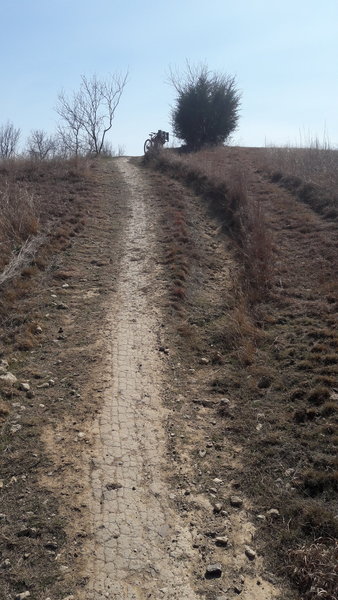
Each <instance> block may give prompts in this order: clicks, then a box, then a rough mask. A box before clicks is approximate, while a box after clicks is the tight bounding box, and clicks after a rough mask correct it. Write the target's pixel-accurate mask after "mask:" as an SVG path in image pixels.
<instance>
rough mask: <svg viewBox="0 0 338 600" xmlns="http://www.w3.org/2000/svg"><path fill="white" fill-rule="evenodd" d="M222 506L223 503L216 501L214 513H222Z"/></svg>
mask: <svg viewBox="0 0 338 600" xmlns="http://www.w3.org/2000/svg"><path fill="white" fill-rule="evenodd" d="M222 508H223V504H222V503H221V502H216V504H214V513H216V514H217V513H220V512H221V510H222Z"/></svg>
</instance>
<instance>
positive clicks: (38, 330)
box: [35, 325, 42, 335]
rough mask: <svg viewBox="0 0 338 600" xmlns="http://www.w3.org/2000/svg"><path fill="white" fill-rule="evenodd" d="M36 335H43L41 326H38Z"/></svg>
mask: <svg viewBox="0 0 338 600" xmlns="http://www.w3.org/2000/svg"><path fill="white" fill-rule="evenodd" d="M35 333H37V334H38V335H40V333H42V327H40V325H38V326H37V327H36V329H35Z"/></svg>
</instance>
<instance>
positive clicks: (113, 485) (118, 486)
mask: <svg viewBox="0 0 338 600" xmlns="http://www.w3.org/2000/svg"><path fill="white" fill-rule="evenodd" d="M121 487H122V485H121V484H120V483H116V482H111V483H107V484H106V489H107V490H120V489H121Z"/></svg>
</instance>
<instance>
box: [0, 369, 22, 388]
mask: <svg viewBox="0 0 338 600" xmlns="http://www.w3.org/2000/svg"><path fill="white" fill-rule="evenodd" d="M0 380H1V381H3V382H4V383H8V385H14V384H15V383H17V381H18V379H17V377H15V375H13V373H11V372H10V371H9V372H8V373H6V374H5V375H0Z"/></svg>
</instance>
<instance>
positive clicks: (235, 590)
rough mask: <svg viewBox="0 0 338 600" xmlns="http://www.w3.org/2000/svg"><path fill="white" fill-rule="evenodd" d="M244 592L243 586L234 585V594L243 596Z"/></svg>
mask: <svg viewBox="0 0 338 600" xmlns="http://www.w3.org/2000/svg"><path fill="white" fill-rule="evenodd" d="M242 591H243V588H242V586H241V585H238V584H235V585H234V592H235V594H241V593H242Z"/></svg>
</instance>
